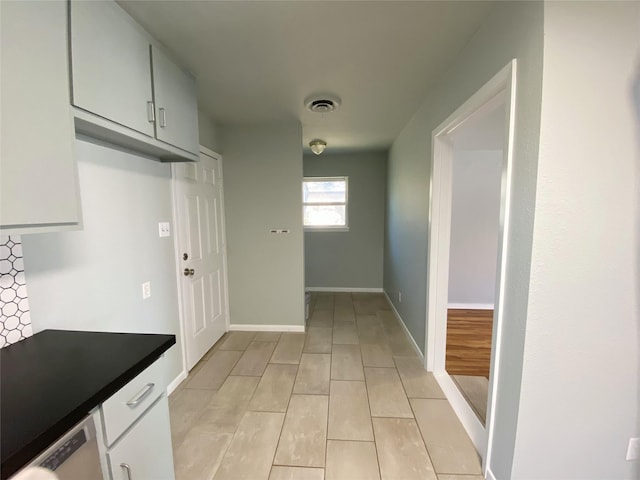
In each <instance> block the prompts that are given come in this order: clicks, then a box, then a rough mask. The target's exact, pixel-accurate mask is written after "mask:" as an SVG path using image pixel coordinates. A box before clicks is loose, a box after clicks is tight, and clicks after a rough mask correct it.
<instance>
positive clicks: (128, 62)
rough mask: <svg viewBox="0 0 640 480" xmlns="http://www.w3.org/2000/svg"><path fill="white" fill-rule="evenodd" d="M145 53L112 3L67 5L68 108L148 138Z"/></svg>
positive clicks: (143, 41)
mask: <svg viewBox="0 0 640 480" xmlns="http://www.w3.org/2000/svg"><path fill="white" fill-rule="evenodd" d="M149 48H150V43H149V40H148V38H147V37H146V36H145V34H144V33H143V32H142V31H141V30H140V29H139V27H138V26H137V25H136V24H135V23H134V22H133V20H132V19H131V17H129V15H127V14H126V13H125V12H124V11H123V10H122V9H121V8H120V7H119V6H118V5H117V4H116V3H115V2H113V1H93V2H87V1H73V2H71V60H72V64H71V66H72V73H73V74H72V79H73V93H72V94H73V104H74V105H75V106H77V107H80V108H82V109H84V110H87V111H89V112H92V113H95V114H96V115H99V116H101V117H104V118H107V119H109V120H112V121H114V122H116V123H119V124H121V125H124V126H125V127H129V128H132V129H134V130H137V131H138V132H140V133H143V134H146V135H149V136H151V137H153V134H154V125H153V122H152V118H150V116H149V113H148V110H149V108H148V104H147V102H151V101H152V100H153V98H152V88H151V63H150V59H149Z"/></svg>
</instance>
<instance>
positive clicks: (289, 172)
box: [220, 123, 304, 328]
mask: <svg viewBox="0 0 640 480" xmlns="http://www.w3.org/2000/svg"><path fill="white" fill-rule="evenodd" d="M220 134H221V135H220V137H221V140H222V148H223V151H224V156H223V172H224V173H223V175H224V202H225V216H226V227H227V261H228V267H229V275H228V276H229V310H230V312H229V314H230V322H231V324H232V325H285V326H293V327H297V328H302V327H303V325H304V258H303V231H302V129H301V126H300V124H299V123H290V124H284V125H265V126H235V127H223V128H221V132H220ZM272 228H286V229H289V230H290V233H288V234H272V233H270V232H269V230H270V229H272Z"/></svg>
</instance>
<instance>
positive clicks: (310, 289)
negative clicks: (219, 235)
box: [305, 287, 384, 293]
mask: <svg viewBox="0 0 640 480" xmlns="http://www.w3.org/2000/svg"><path fill="white" fill-rule="evenodd" d="M305 290H306V291H307V292H327V293H331V292H336V293H341V292H354V293H383V292H384V290H383V289H382V288H352V287H306V288H305Z"/></svg>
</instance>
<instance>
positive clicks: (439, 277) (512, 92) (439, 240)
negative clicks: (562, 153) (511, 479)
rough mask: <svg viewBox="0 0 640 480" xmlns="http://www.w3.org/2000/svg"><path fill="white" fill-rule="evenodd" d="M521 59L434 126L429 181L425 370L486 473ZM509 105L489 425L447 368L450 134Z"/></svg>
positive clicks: (497, 372)
mask: <svg viewBox="0 0 640 480" xmlns="http://www.w3.org/2000/svg"><path fill="white" fill-rule="evenodd" d="M516 70H517V61H516V60H515V59H513V60H512V61H511V62H509V63H508V64H507V65H506V66H505V67H504V68H503V69H502V70H500V71H499V72H498V73H497V74H496V75H495V76H494V77H493V78H491V80H489V81H488V82H487V83H486V84H485V85H483V86H482V88H480V89H479V90H478V91H477V92H476V93H474V94H473V95H472V96H471V97H470V98H469V99H468V100H467V101H466V102H464V103H463V104H462V105H461V106H460V107H458V108H457V109H456V110H455V111H454V112H453V113H452V114H451V115H450V116H449V117H448V118H447V119H446V120H445V121H444V122H442V123H441V124H440V125H439V126H438V127H437V128H436V129H435V130H433V132H432V136H431V139H432V152H431V179H430V185H429V205H430V208H429V219H428V221H429V224H428V248H429V250H428V260H427V262H428V263H427V266H428V272H427V275H428V278H427V289H426V304H427V312H426V313H427V315H426V322H427V325H426V329H425V345H426V352H427V359H426V366H427V370H429V371H433V373H434V375H435V376H436V378H437V379H438V382H439V383H440V385H441V386H442V388H443V391H444V392H445V394H446V396H447V399H448V400H449V402H450V403H451V405H452V407H454V410H455V411H456V414H457V415H458V418H459V419H460V421H461V422H462V424H463V426H464V428H465V430H466V431H467V433H468V434H469V436H470V437H471V440H472V441H473V442H474V445H475V447H476V449H478V452H480V455H481V457H482V458H483V472H484V474H485V475H487V472H488V468H489V467H488V465H490V464H491V460H492V453H493V452H492V447H493V441H494V425H495V407H496V399H497V393H496V389H497V379H498V377H499V369H500V358H501V357H500V349H501V336H502V324H503V312H504V292H505V290H506V288H505V281H506V262H507V256H508V255H507V254H508V248H509V245H508V243H507V240H508V238H509V216H510V201H511V175H512V164H513V144H514V138H515V105H516V79H517V75H516ZM498 103H504V105H505V131H506V135H505V142H504V148H503V155H504V161H503V166H502V182H501V183H502V191H501V199H502V203H501V209H500V237H499V240H498V262H497V263H498V265H497V270H496V288H495V291H496V301H495V308H494V312H493V340H492V342H493V345H492V352H491V368H490V374H489V393H488V402H487V417H486V428H485V427H482V428H480V429H479V428H478V425H481V424H480V422H479V420H478V419H477V417H476V416H475V414H473V411H472V410H471V408H470V407H469V405H468V404H467V402H466V400H465V399H464V397H463V395H462V394H461V393H460V391H459V390H458V388H457V387H456V386H455V383H454V382H453V380H452V379H451V378H450V377H449V375H448V374H447V372H446V370H445V354H446V352H445V349H446V330H447V321H446V319H447V312H446V310H447V305H448V303H449V302H448V276H449V241H450V223H451V194H450V193H451V187H452V159H453V152H452V142H451V138H450V134H451V133H452V132H453V131H454V130H455V129H456V128H458V127H459V126H461V125H463V124H464V123H465V122H467V121H468V120H469V119H470V118H472V117H475V116H476V115H478V114H479V113H482V112H483V111H487V110H489V109H490V108H493V107H495V106H496V104H498Z"/></svg>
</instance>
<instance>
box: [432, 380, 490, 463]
mask: <svg viewBox="0 0 640 480" xmlns="http://www.w3.org/2000/svg"><path fill="white" fill-rule="evenodd" d="M434 377H435V378H436V380H437V381H438V384H439V385H440V388H442V391H443V392H444V394H445V396H446V397H447V400H448V401H449V404H450V405H451V408H453V411H454V412H456V415H457V416H458V418H459V419H460V422H461V423H462V425H463V426H464V429H465V430H466V431H467V434H468V435H469V438H470V439H471V441H472V442H473V445H474V446H475V447H476V450H477V451H478V452H484V451H486V449H487V432H486V430H485V428H484V425H483V424H482V423H481V422H480V419H479V418H478V416H477V415H476V413H475V412H474V411H473V409H472V408H471V406H470V405H469V402H468V401H467V399H466V398H465V397H464V395H462V393H461V392H460V389H459V388H458V385H456V383H455V382H454V381H453V378H451V376H450V375H449V374H448V373H447V372H436V373H434Z"/></svg>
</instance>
